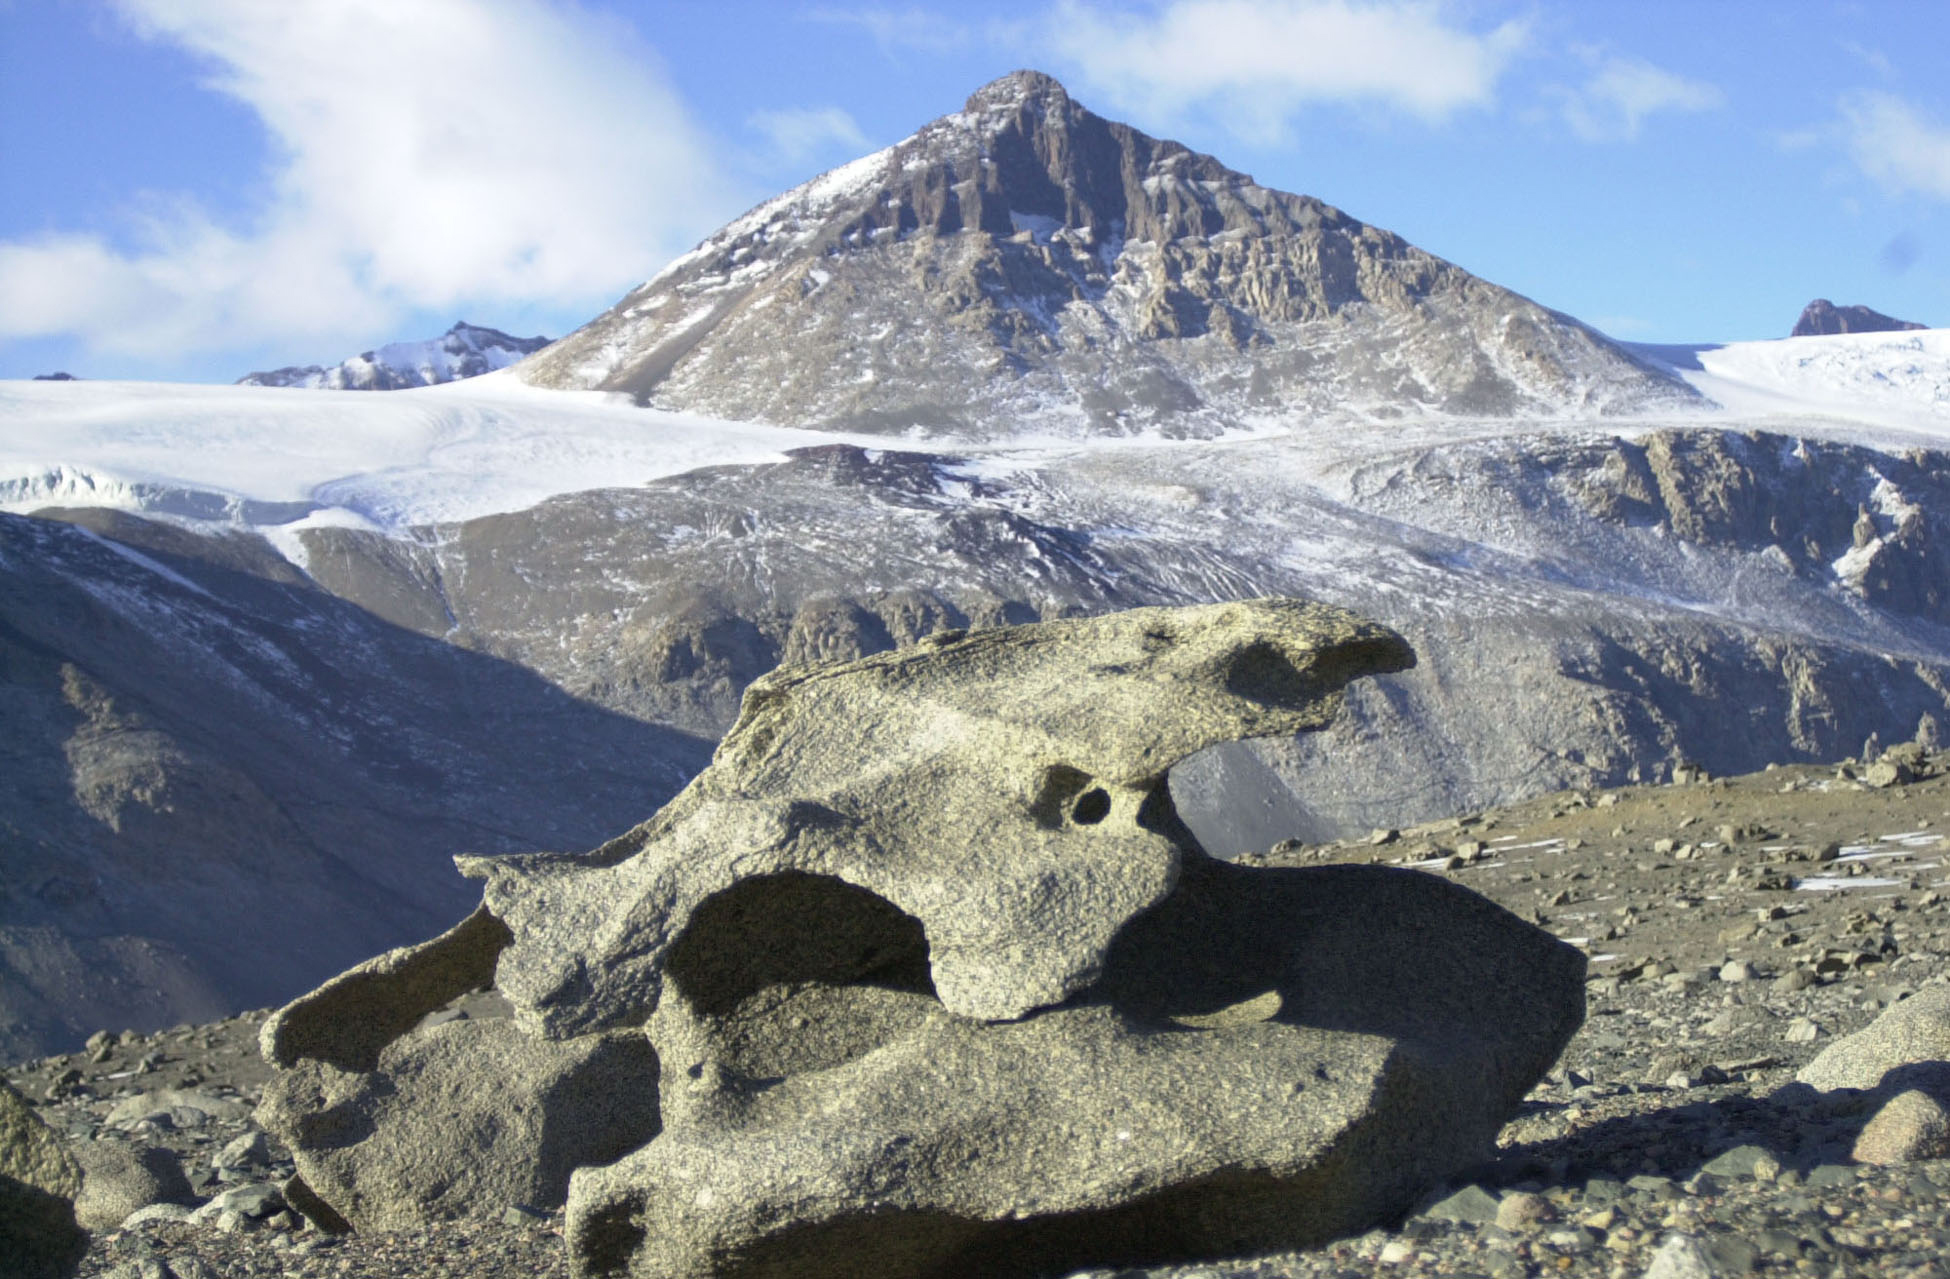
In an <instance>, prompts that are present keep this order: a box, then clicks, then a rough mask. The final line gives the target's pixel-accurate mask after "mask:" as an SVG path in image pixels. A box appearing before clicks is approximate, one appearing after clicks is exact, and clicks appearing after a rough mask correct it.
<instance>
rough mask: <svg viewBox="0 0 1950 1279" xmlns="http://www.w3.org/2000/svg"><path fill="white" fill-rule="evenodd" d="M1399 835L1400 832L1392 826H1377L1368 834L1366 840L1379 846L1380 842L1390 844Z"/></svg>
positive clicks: (1398, 837) (1399, 836) (1400, 835)
mask: <svg viewBox="0 0 1950 1279" xmlns="http://www.w3.org/2000/svg"><path fill="white" fill-rule="evenodd" d="M1401 837H1402V833H1401V832H1400V831H1398V830H1395V829H1393V828H1392V827H1378V828H1376V830H1375V832H1374V833H1373V834H1372V835H1369V836H1368V842H1369V843H1370V844H1374V845H1376V846H1379V845H1382V844H1392V843H1394V842H1395V841H1396V840H1398V839H1400V838H1401Z"/></svg>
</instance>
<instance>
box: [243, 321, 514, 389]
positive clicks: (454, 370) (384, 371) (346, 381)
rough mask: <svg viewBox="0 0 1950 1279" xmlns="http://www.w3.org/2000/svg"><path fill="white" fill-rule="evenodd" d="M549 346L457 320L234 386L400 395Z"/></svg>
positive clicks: (504, 365)
mask: <svg viewBox="0 0 1950 1279" xmlns="http://www.w3.org/2000/svg"><path fill="white" fill-rule="evenodd" d="M548 344H549V339H548V338H545V337H532V338H518V337H512V336H510V335H508V334H506V333H503V332H502V331H501V330H500V329H490V328H484V327H482V326H481V325H478V324H469V323H468V322H467V321H465V320H461V321H458V322H457V323H455V325H454V327H453V328H451V329H448V330H447V331H446V332H445V333H443V334H441V335H440V336H439V337H437V338H430V339H428V340H426V341H424V342H389V343H387V344H386V345H385V346H382V347H379V348H377V349H376V350H371V351H364V352H361V353H360V354H358V355H355V356H353V357H352V358H351V359H349V360H342V361H340V362H339V363H337V364H334V365H332V366H331V367H330V368H326V367H325V366H323V365H319V364H307V365H303V366H298V365H293V366H291V367H288V368H282V369H273V370H271V371H270V372H268V373H247V374H245V375H244V376H243V377H240V378H238V379H237V385H239V386H301V387H308V388H310V389H312V390H323V391H399V390H404V389H405V388H407V387H413V386H438V385H440V384H441V383H443V382H456V381H459V380H460V379H462V378H470V377H479V376H480V375H481V374H483V373H492V372H493V371H494V370H496V369H505V368H507V367H508V366H509V365H511V364H513V363H515V362H516V361H518V360H520V359H521V358H522V357H524V356H527V355H532V354H534V353H535V352H536V351H539V350H541V349H542V348H543V347H545V346H547V345H548Z"/></svg>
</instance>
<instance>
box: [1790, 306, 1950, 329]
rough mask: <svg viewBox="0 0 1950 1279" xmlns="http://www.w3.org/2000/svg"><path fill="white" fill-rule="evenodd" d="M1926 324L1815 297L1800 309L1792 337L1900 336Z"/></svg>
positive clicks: (1863, 307)
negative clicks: (1799, 315) (1891, 334)
mask: <svg viewBox="0 0 1950 1279" xmlns="http://www.w3.org/2000/svg"><path fill="white" fill-rule="evenodd" d="M1925 327H1927V326H1926V325H1922V324H1918V323H1916V322H1915V321H1914V320H1899V319H1897V318H1896V317H1895V316H1893V315H1884V314H1883V313H1882V312H1880V311H1876V310H1872V309H1870V308H1869V307H1866V306H1836V305H1835V304H1834V303H1833V302H1830V301H1829V300H1828V299H1827V298H1816V299H1815V300H1814V301H1812V302H1810V303H1808V305H1807V306H1805V307H1803V308H1802V310H1801V318H1800V319H1799V320H1796V321H1795V322H1794V331H1793V332H1792V333H1790V334H1788V336H1789V337H1796V338H1805V337H1833V336H1834V335H1835V334H1838V333H1900V332H1903V331H1905V330H1908V329H1921V328H1925Z"/></svg>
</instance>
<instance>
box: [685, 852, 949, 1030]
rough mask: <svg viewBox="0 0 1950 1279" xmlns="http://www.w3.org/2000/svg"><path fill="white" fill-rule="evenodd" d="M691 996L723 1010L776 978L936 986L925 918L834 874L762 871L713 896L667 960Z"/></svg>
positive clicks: (701, 1007) (712, 1011)
mask: <svg viewBox="0 0 1950 1279" xmlns="http://www.w3.org/2000/svg"><path fill="white" fill-rule="evenodd" d="M665 971H666V973H667V974H668V976H669V978H670V980H671V981H673V982H674V983H676V985H677V988H678V990H680V991H681V992H682V993H683V995H684V997H685V998H686V999H688V1000H689V1001H690V1003H691V1006H692V1007H693V1008H695V1009H696V1010H697V1011H698V1012H699V1013H701V1014H703V1015H704V1016H707V1017H711V1016H722V1015H724V1014H726V1013H729V1012H731V1011H732V1010H733V1009H734V1008H736V1007H737V1006H738V1005H739V1004H740V1003H742V1002H744V1001H745V1000H746V999H747V998H749V997H750V996H752V995H755V994H757V993H758V992H759V991H761V990H764V989H765V988H767V987H770V986H779V985H788V984H796V983H805V982H816V983H820V984H823V985H831V986H852V985H872V986H880V987H886V988H891V989H895V990H906V991H914V992H917V993H920V994H925V995H929V996H932V995H933V994H934V982H933V979H932V978H931V977H930V976H929V974H928V940H927V935H926V933H925V932H924V931H923V930H922V928H921V921H920V920H918V919H916V918H914V917H913V916H912V915H909V914H907V913H906V912H905V911H903V910H901V909H900V908H899V907H897V906H895V905H894V904H893V903H892V902H889V901H888V900H887V899H886V898H884V897H881V896H878V895H877V894H875V893H870V892H868V891H867V890H866V889H864V888H857V887H855V886H854V885H852V884H849V883H847V882H846V881H844V880H841V879H835V878H833V877H831V876H828V875H812V874H807V873H805V872H803V871H784V872H781V873H779V874H776V875H758V876H754V877H753V878H751V879H747V880H744V881H742V882H740V883H737V884H734V885H732V886H731V887H730V888H727V889H725V890H724V891H723V892H721V893H718V894H717V895H716V896H713V897H711V898H709V899H707V900H706V901H705V902H704V903H703V904H702V905H701V906H699V907H698V908H697V909H696V910H695V911H693V912H692V914H691V919H690V924H689V925H688V926H687V927H686V928H685V929H684V934H683V936H681V937H679V938H678V939H677V944H676V945H675V946H673V947H671V952H670V962H669V965H668V967H667V968H666V970H665Z"/></svg>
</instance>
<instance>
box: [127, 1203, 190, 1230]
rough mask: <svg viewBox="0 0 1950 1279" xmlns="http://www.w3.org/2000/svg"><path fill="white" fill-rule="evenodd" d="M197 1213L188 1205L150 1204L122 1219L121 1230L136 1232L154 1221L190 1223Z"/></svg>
mask: <svg viewBox="0 0 1950 1279" xmlns="http://www.w3.org/2000/svg"><path fill="white" fill-rule="evenodd" d="M193 1211H195V1210H194V1209H192V1208H191V1207H190V1206H189V1205H188V1204H149V1205H147V1206H146V1207H142V1208H137V1209H136V1210H135V1211H134V1212H132V1213H130V1214H129V1215H128V1216H126V1217H124V1218H122V1224H121V1225H120V1226H119V1227H117V1229H120V1230H134V1229H135V1228H136V1227H137V1226H142V1225H147V1224H148V1223H149V1222H152V1221H188V1220H189V1219H190V1214H191V1213H192V1212H193Z"/></svg>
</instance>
